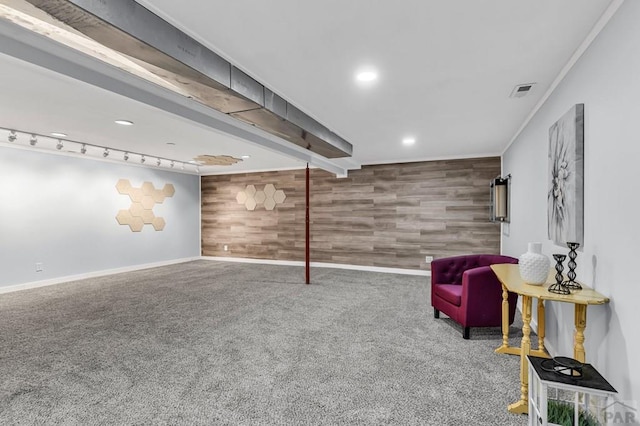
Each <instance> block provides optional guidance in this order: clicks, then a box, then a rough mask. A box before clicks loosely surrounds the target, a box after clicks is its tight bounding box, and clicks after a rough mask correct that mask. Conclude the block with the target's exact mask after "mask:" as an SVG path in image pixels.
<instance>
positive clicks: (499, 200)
mask: <svg viewBox="0 0 640 426" xmlns="http://www.w3.org/2000/svg"><path fill="white" fill-rule="evenodd" d="M489 186H490V197H491V204H490V208H491V210H490V218H489V219H490V220H491V222H511V219H510V211H509V210H510V209H509V198H510V197H511V175H507V176H505V177H500V176H498V177H496V178H495V179H491V182H490V184H489Z"/></svg>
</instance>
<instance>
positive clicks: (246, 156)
mask: <svg viewBox="0 0 640 426" xmlns="http://www.w3.org/2000/svg"><path fill="white" fill-rule="evenodd" d="M240 158H242V159H243V160H246V159H247V158H251V156H250V155H243V156H241V157H240Z"/></svg>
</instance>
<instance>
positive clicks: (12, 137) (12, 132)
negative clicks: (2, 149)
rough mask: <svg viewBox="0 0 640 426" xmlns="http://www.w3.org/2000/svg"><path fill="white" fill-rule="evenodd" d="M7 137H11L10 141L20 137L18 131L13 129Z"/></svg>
mask: <svg viewBox="0 0 640 426" xmlns="http://www.w3.org/2000/svg"><path fill="white" fill-rule="evenodd" d="M7 139H9V142H15V140H16V139H18V135H16V131H15V130H12V131H11V132H10V133H9V137H8V138H7Z"/></svg>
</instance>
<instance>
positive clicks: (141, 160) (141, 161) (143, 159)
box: [140, 155, 147, 164]
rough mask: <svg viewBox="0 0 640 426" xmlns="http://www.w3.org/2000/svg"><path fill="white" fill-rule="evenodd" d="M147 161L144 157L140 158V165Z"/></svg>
mask: <svg viewBox="0 0 640 426" xmlns="http://www.w3.org/2000/svg"><path fill="white" fill-rule="evenodd" d="M145 161H147V159H146V158H144V155H143V156H141V157H140V163H142V164H144V162H145Z"/></svg>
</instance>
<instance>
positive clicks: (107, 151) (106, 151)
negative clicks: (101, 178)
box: [102, 148, 109, 158]
mask: <svg viewBox="0 0 640 426" xmlns="http://www.w3.org/2000/svg"><path fill="white" fill-rule="evenodd" d="M102 156H103V157H104V158H107V157H108V156H109V148H105V149H104V152H103V153H102Z"/></svg>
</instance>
